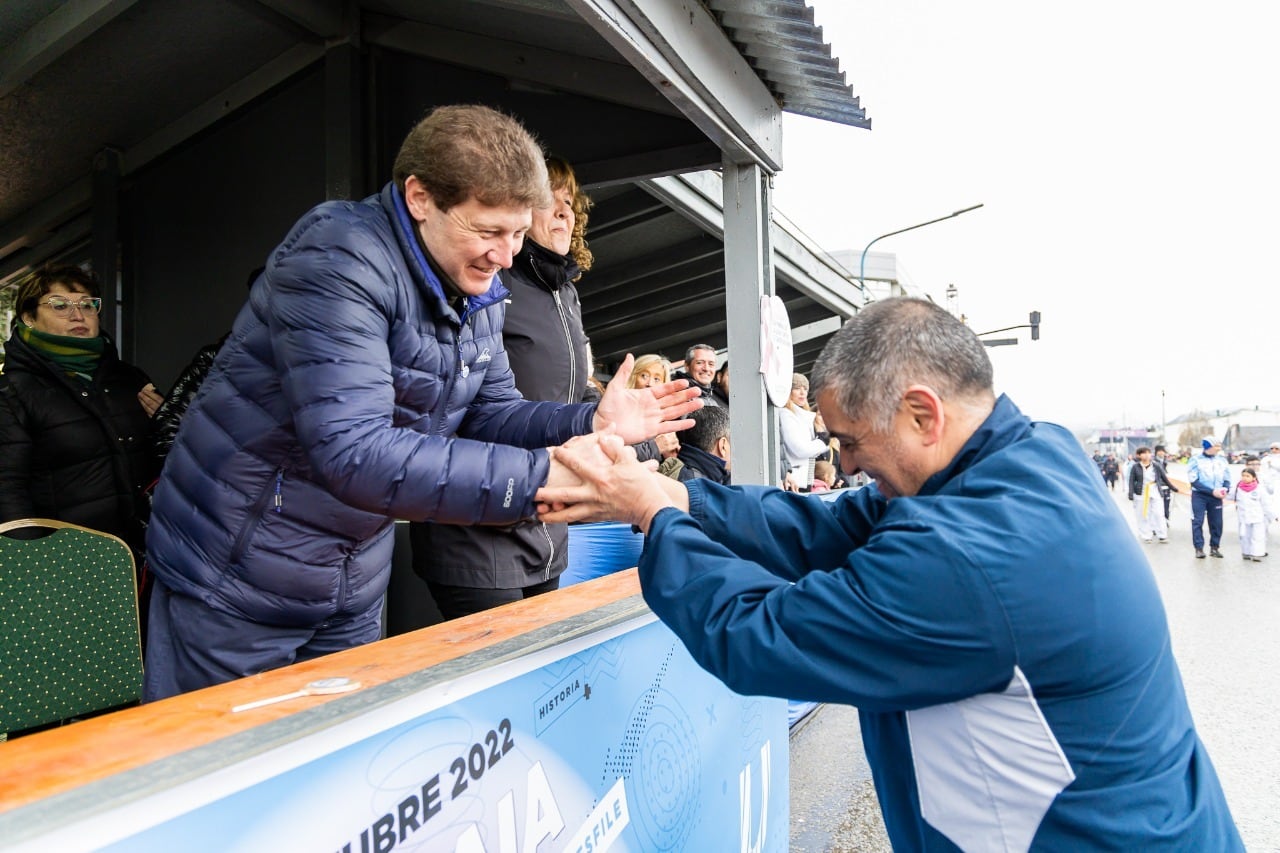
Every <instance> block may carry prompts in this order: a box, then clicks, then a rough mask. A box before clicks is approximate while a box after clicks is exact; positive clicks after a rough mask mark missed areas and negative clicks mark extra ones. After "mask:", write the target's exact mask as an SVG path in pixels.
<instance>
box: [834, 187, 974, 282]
mask: <svg viewBox="0 0 1280 853" xmlns="http://www.w3.org/2000/svg"><path fill="white" fill-rule="evenodd" d="M980 207H982V205H981V204H975V205H973V206H972V207H966V208H963V209H961V210H957V211H955V212H954V213H948V214H947V215H946V216H939V217H938V218H937V219H930V220H929V221H928V222H921V223H919V224H918V225H908V226H907V227H906V228H899V229H898V230H897V231H890V232H889V233H888V234H881V235H880V236H879V237H877V238H876V239H874V240H872V241H871V242H870V243H868V244H867V245H866V248H864V249H863V250H862V259H861V260H860V261H858V288H859V289H860V290H861V291H862V295H863V296H866V295H867V286H866V284H865V283H864V282H863V279H864V278H865V276H866V272H867V249H870V248H871V247H872V246H874V245H875V244H876V243H877V242H879V241H880V240H883V239H884V238H885V237H892V236H893V235H894V234H902V233H904V232H906V231H914V230H916V229H917V228H923V227H925V226H926V225H932V224H933V223H935V222H942V221H943V220H944V219H954V218H955V217H957V216H959V215H960V214H962V213H968V212H969V211H971V210H977V209H978V208H980Z"/></svg>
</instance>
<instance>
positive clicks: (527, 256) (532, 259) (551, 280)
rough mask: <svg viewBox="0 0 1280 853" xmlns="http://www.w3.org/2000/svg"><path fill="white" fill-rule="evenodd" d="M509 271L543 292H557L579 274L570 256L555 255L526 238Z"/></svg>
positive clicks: (579, 270) (578, 269)
mask: <svg viewBox="0 0 1280 853" xmlns="http://www.w3.org/2000/svg"><path fill="white" fill-rule="evenodd" d="M511 269H512V271H513V272H518V273H519V274H520V275H521V276H523V277H524V278H525V279H527V280H528V281H530V282H532V283H533V284H536V285H537V286H538V287H541V288H542V289H544V290H559V289H560V288H562V287H564V286H565V285H566V284H568V283H569V282H571V281H573V280H574V278H576V277H577V276H578V273H579V272H581V269H580V268H579V267H578V265H577V264H576V263H574V260H573V256H572V255H557V254H556V253H555V252H553V251H551V250H550V249H548V248H546V247H545V246H542V245H540V244H538V243H535V242H533V240H531V239H529V238H528V237H525V238H524V247H523V248H521V249H520V253H519V254H517V255H516V258H515V262H514V263H513V264H512V265H511Z"/></svg>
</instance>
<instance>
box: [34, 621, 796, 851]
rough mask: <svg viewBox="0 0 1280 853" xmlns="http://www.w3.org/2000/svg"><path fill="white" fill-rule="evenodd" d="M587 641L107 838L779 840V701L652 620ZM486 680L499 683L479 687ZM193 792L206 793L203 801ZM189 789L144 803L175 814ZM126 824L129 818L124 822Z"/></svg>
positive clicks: (533, 845)
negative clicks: (757, 692) (742, 688)
mask: <svg viewBox="0 0 1280 853" xmlns="http://www.w3.org/2000/svg"><path fill="white" fill-rule="evenodd" d="M589 641H590V640H589ZM576 648H577V650H576V651H574V649H573V648H572V647H558V648H557V649H553V650H551V652H550V655H549V656H548V655H547V654H545V653H543V654H542V655H541V656H540V657H539V658H537V659H535V660H532V661H527V662H526V661H525V659H522V661H521V662H517V663H524V666H525V671H523V672H519V673H513V672H511V671H510V665H504V666H506V667H507V671H506V672H501V673H492V672H489V671H487V670H486V671H485V673H487V675H486V674H484V673H477V675H476V676H467V677H464V678H461V679H459V680H457V681H453V682H449V683H448V684H446V685H438V686H437V687H434V688H431V690H429V691H426V692H430V693H437V692H438V693H440V694H441V695H439V696H436V697H435V699H434V701H435V702H436V703H437V706H436V707H435V708H434V709H433V710H430V711H428V712H425V713H418V714H415V715H412V716H410V717H407V718H404V719H403V720H401V721H399V722H395V723H394V724H393V725H390V726H386V727H384V728H382V729H381V730H379V731H377V732H375V733H372V734H368V733H365V732H361V731H359V729H360V727H359V726H358V725H357V726H355V727H354V728H353V729H352V731H353V732H354V733H355V734H356V735H358V737H356V738H355V739H352V737H351V736H350V733H349V734H348V735H347V736H346V738H345V742H343V736H342V735H341V733H337V736H336V739H335V733H334V732H326V733H325V736H324V743H323V744H316V743H311V742H310V741H309V739H303V741H300V742H298V743H296V744H291V745H290V746H287V747H281V748H279V749H277V750H275V751H274V753H273V754H272V755H269V756H263V757H261V758H260V759H255V760H254V761H252V762H249V764H252V765H256V766H253V767H246V768H232V769H229V770H227V771H220V772H219V773H216V774H212V776H211V777H210V778H206V779H203V780H200V781H199V782H196V783H193V784H192V785H190V786H187V787H190V788H191V791H189V792H187V793H186V794H184V795H183V796H185V797H186V798H187V800H186V803H187V806H189V807H188V808H187V809H186V810H185V811H182V813H180V814H174V815H173V816H171V817H167V818H166V819H164V821H163V822H162V823H158V825H154V826H151V827H150V828H147V829H143V830H142V831H137V830H138V824H137V823H136V821H137V819H138V815H140V814H147V813H148V811H147V810H146V809H145V808H138V807H133V808H129V809H128V810H127V811H128V812H129V813H130V814H131V815H132V816H133V817H131V818H129V819H128V820H127V822H124V823H122V822H120V821H116V824H115V826H114V828H112V827H104V828H103V831H104V832H105V835H106V838H104V836H103V835H101V834H99V835H96V838H97V840H98V843H99V844H101V843H102V841H104V840H110V841H112V842H115V843H113V844H110V846H108V847H107V848H106V849H110V850H128V851H139V850H156V851H172V850H218V851H232V850H245V851H249V850H253V851H260V850H317V851H342V853H375V851H376V853H387V851H392V850H429V851H453V853H533V851H572V853H601V852H602V851H655V850H670V851H686V850H717V851H723V850H742V851H751V853H757V851H765V850H785V849H786V847H787V840H788V834H789V833H788V830H789V827H788V821H789V809H788V790H787V708H786V702H785V701H783V700H780V699H762V698H744V697H741V696H738V695H737V694H735V693H732V692H731V691H729V690H728V689H727V688H726V687H724V686H723V685H722V684H721V683H720V682H719V681H717V680H716V679H715V678H713V677H711V676H710V675H708V674H707V673H706V672H704V671H703V670H702V669H701V668H699V667H698V666H697V664H695V663H694V662H693V660H692V659H691V658H690V657H689V655H688V653H687V652H686V651H685V650H684V647H683V646H682V645H681V644H680V643H679V641H678V640H677V639H676V638H675V637H674V636H673V635H672V634H671V633H670V631H668V630H667V629H666V628H665V627H664V626H662V625H661V624H660V623H658V622H647V624H642V625H640V626H639V627H638V628H635V629H634V630H629V631H626V632H624V633H618V634H616V635H614V636H609V637H607V639H605V640H603V641H600V642H594V643H593V644H590V645H588V644H584V643H582V642H579V643H577V644H576ZM566 649H567V651H566ZM557 655H559V657H557ZM549 657H553V658H556V659H553V660H549ZM495 677H499V678H501V679H502V680H498V681H495V680H494V678H495ZM477 678H478V679H480V680H481V681H484V680H485V679H486V678H487V680H488V683H487V684H480V686H479V689H473V688H474V687H475V685H474V684H470V683H469V682H470V681H471V680H473V679H477ZM405 707H408V706H407V705H406V706H405ZM380 713H382V714H383V715H384V721H385V719H392V718H391V717H385V714H386V713H387V712H386V711H385V709H382V710H380ZM399 713H400V714H401V716H404V708H403V707H402V708H400V709H399ZM349 725H350V724H349V723H342V724H339V725H338V726H337V727H335V728H341V727H344V726H349ZM367 725H368V722H367V721H366V726H367ZM254 776H257V777H259V778H257V779H256V780H252V777H254ZM246 778H250V779H251V781H250V783H249V784H244V781H245V779H246ZM199 792H203V794H204V795H205V796H206V801H205V802H203V803H199V804H194V805H193V804H192V802H191V798H192V797H198V796H200V793H199ZM211 793H212V794H213V795H214V796H216V798H212V797H209V795H210V794H211ZM179 801H181V798H179V800H177V801H170V802H168V803H158V804H157V806H158V807H157V809H156V811H153V812H151V814H153V815H154V814H156V813H159V814H162V815H163V814H164V813H166V812H169V813H172V812H173V811H174V810H175V809H176V808H179V807H177V806H175V805H174V802H179ZM141 805H143V806H145V803H143V804H141ZM126 827H128V828H129V829H131V830H133V831H131V832H128V833H127V834H122V832H123V831H124V830H125V828H126ZM82 838H83V836H82ZM46 840H47V839H46ZM95 846H96V845H95Z"/></svg>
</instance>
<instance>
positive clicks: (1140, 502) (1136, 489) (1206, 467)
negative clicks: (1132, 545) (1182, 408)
mask: <svg viewBox="0 0 1280 853" xmlns="http://www.w3.org/2000/svg"><path fill="white" fill-rule="evenodd" d="M1238 458H1239V459H1240V461H1241V463H1242V465H1243V467H1242V469H1241V471H1240V475H1239V479H1238V480H1237V481H1236V482H1234V483H1233V482H1232V479H1231V466H1230V465H1229V464H1228V461H1227V457H1226V456H1224V455H1223V454H1222V442H1221V441H1220V440H1219V439H1218V438H1217V437H1216V436H1213V435H1207V436H1205V437H1204V438H1203V439H1201V442H1200V450H1199V452H1197V453H1195V454H1193V455H1192V454H1182V453H1174V454H1170V453H1168V452H1166V449H1165V447H1164V446H1163V445H1159V444H1157V445H1156V446H1155V448H1154V449H1153V448H1150V447H1139V448H1137V449H1136V450H1135V451H1134V453H1133V454H1131V455H1129V457H1128V458H1127V459H1125V460H1124V462H1123V463H1122V462H1121V461H1120V460H1119V459H1118V458H1117V457H1116V454H1115V453H1107V454H1105V455H1104V454H1103V453H1101V452H1096V453H1095V454H1094V456H1093V461H1094V464H1095V465H1097V467H1098V471H1099V473H1100V474H1101V476H1102V479H1103V481H1104V482H1106V483H1107V484H1108V486H1109V487H1110V488H1112V489H1114V488H1115V483H1116V482H1117V481H1119V480H1121V479H1123V480H1124V482H1125V483H1126V495H1127V497H1128V499H1129V500H1130V501H1131V502H1132V505H1133V514H1134V521H1135V523H1136V524H1137V528H1138V535H1139V537H1140V538H1141V539H1142V541H1143V542H1147V543H1150V542H1159V543H1167V542H1168V541H1169V523H1170V520H1171V519H1170V511H1171V506H1172V499H1173V495H1174V494H1178V493H1182V489H1181V488H1179V486H1178V485H1177V484H1175V483H1174V482H1173V480H1172V479H1171V478H1170V477H1169V474H1168V466H1169V464H1170V463H1172V462H1175V461H1177V462H1181V463H1183V464H1185V466H1186V483H1187V489H1188V490H1187V492H1186V493H1187V494H1189V495H1190V497H1191V542H1192V546H1193V548H1194V549H1195V556H1196V559H1204V558H1205V556H1206V553H1205V546H1206V544H1207V545H1208V556H1210V557H1217V558H1222V557H1223V556H1225V555H1224V554H1223V553H1222V548H1221V545H1222V532H1223V510H1224V507H1225V504H1226V503H1227V502H1228V501H1229V502H1231V503H1232V504H1233V505H1234V507H1235V513H1236V522H1237V529H1238V533H1239V539H1240V553H1241V557H1243V558H1244V560H1246V561H1252V562H1262V558H1263V557H1265V556H1267V530H1268V527H1269V526H1270V524H1271V523H1272V522H1273V521H1280V509H1278V508H1277V504H1276V503H1275V501H1274V496H1275V493H1276V487H1277V485H1280V442H1273V443H1272V444H1271V447H1270V448H1269V450H1268V452H1267V453H1266V454H1263V455H1258V454H1253V453H1241V454H1239V457H1238ZM1157 498H1158V500H1157ZM1206 527H1207V528H1208V541H1207V542H1206V539H1205V528H1206Z"/></svg>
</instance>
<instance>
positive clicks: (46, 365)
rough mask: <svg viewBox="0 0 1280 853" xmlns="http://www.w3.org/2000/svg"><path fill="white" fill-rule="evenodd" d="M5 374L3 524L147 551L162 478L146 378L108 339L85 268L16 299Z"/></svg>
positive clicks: (61, 271) (31, 286)
mask: <svg viewBox="0 0 1280 853" xmlns="http://www.w3.org/2000/svg"><path fill="white" fill-rule="evenodd" d="M15 307H16V309H17V310H16V316H15V317H14V321H13V334H12V336H11V337H10V338H9V341H8V343H6V344H5V363H4V372H3V374H0V521H11V520H13V519H17V518H33V517H38V518H54V519H59V520H61V521H69V522H72V523H74V524H79V525H82V526H84V527H91V528H94V529H95V530H101V531H104V532H106V533H111V534H114V535H116V536H119V537H120V538H121V539H123V540H125V542H127V543H129V545H130V547H132V548H133V550H134V553H135V555H136V556H137V559H138V560H139V565H141V557H142V554H143V552H144V550H145V549H144V543H143V525H144V522H145V518H146V512H145V505H144V503H143V502H142V500H141V499H140V497H141V492H142V489H143V487H144V486H146V485H147V483H149V482H150V481H151V478H152V477H153V476H154V475H155V465H154V463H153V462H152V459H151V455H150V453H151V435H152V433H151V415H152V413H154V412H155V410H156V407H158V406H159V405H160V401H161V399H162V398H161V397H160V395H159V394H157V393H156V390H155V386H153V385H152V384H151V383H150V381H149V380H148V379H147V376H146V374H144V373H143V372H142V371H141V370H139V369H138V368H136V367H134V366H133V365H131V364H127V363H125V362H123V361H121V360H120V359H119V357H118V356H117V355H116V350H115V346H114V345H113V344H112V343H111V340H110V339H109V338H107V337H106V336H105V335H102V334H100V329H99V326H98V312H99V311H100V310H101V308H102V300H101V299H100V298H99V296H98V286H97V283H96V282H95V281H94V280H93V278H92V277H91V276H89V275H88V274H86V273H85V272H83V271H82V270H80V269H79V268H77V267H53V268H50V269H46V270H43V271H41V272H38V273H36V274H35V275H34V276H32V277H31V278H30V279H28V280H27V281H26V283H24V284H23V285H22V286H21V287H20V288H19V290H18V296H17V302H16V305H15Z"/></svg>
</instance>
